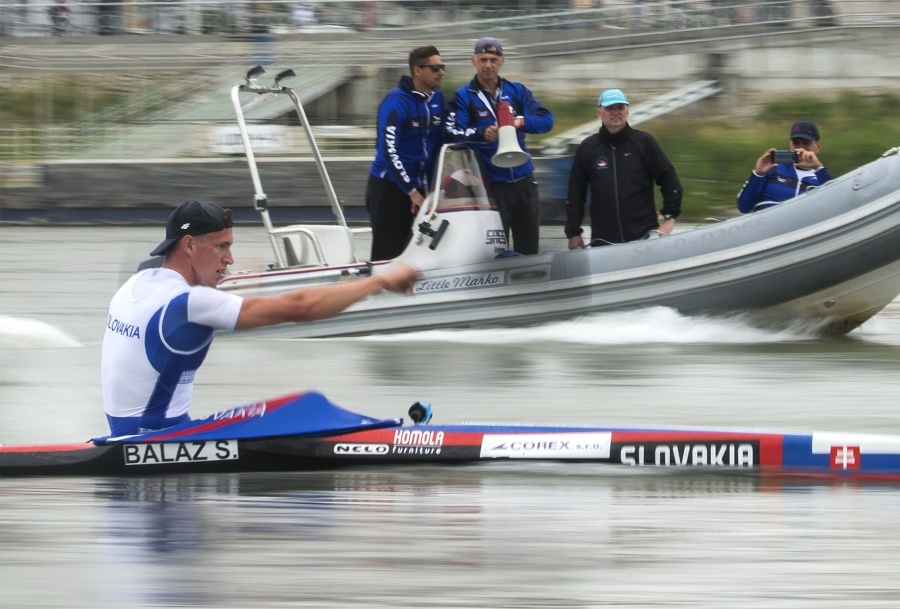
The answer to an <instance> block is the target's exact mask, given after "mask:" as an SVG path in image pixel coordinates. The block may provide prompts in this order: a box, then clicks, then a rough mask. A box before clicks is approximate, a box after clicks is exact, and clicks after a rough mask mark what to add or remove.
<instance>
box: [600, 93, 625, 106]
mask: <svg viewBox="0 0 900 609" xmlns="http://www.w3.org/2000/svg"><path fill="white" fill-rule="evenodd" d="M616 104H625V105H626V106H627V105H628V98H627V97H625V94H624V93H622V91H620V90H619V89H607V90H606V91H604V92H603V93H601V94H600V99H598V100H597V105H598V106H604V107H605V106H614V105H616Z"/></svg>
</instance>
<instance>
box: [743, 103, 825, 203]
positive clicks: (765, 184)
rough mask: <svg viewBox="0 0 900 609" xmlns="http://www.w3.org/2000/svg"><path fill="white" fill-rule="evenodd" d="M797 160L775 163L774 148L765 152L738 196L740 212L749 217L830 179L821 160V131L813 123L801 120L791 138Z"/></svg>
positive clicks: (792, 149) (795, 126) (792, 130)
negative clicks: (750, 214) (749, 214)
mask: <svg viewBox="0 0 900 609" xmlns="http://www.w3.org/2000/svg"><path fill="white" fill-rule="evenodd" d="M788 140H789V142H790V150H791V152H793V153H794V155H795V158H794V160H793V161H792V162H790V163H776V162H775V159H774V157H773V156H772V155H773V153H774V152H775V148H770V149H768V150H766V152H765V153H763V155H762V156H761V157H759V159H757V161H756V167H754V168H753V172H752V173H751V174H750V178H749V179H748V180H747V181H746V182H744V186H743V187H742V188H741V191H740V192H739V193H738V196H737V206H738V210H740V212H741V213H742V214H747V213H750V212H754V211H759V210H762V209H768V208H769V207H774V206H776V205H778V204H779V203H784V202H785V201H787V200H789V199H793V198H794V197H796V196H798V195H802V194H804V193H806V192H808V191H809V190H810V189H811V188H815V187H816V186H821V185H822V184H824V183H826V182H828V181H829V180H831V179H832V178H831V173H829V171H828V169H827V168H826V167H825V166H824V165H823V164H822V163H821V161H819V157H818V156H817V154H818V153H819V152H820V151H821V150H822V141H821V140H820V139H819V128H818V127H816V125H815V124H814V123H812V122H810V121H798V122H796V123H794V125H793V126H792V127H791V135H790V137H789V138H788Z"/></svg>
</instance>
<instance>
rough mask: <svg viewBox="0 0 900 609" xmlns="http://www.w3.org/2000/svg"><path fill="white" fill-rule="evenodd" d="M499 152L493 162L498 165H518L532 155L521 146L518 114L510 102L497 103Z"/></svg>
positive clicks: (492, 159)
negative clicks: (514, 112) (518, 132)
mask: <svg viewBox="0 0 900 609" xmlns="http://www.w3.org/2000/svg"><path fill="white" fill-rule="evenodd" d="M497 126H498V127H499V129H498V131H497V142H498V145H497V154H495V155H494V156H492V157H491V163H493V164H494V165H496V166H497V167H518V166H519V165H524V164H525V163H527V162H528V159H530V158H531V156H530V155H529V154H528V153H527V152H525V151H524V150H522V149H521V148H520V147H519V138H518V137H516V116H515V114H513V108H512V106H511V105H510V104H509V102H505V101H502V102H500V103H499V104H497Z"/></svg>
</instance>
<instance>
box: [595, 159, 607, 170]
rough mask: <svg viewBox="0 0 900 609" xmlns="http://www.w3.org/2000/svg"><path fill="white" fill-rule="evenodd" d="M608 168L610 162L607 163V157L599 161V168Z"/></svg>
mask: <svg viewBox="0 0 900 609" xmlns="http://www.w3.org/2000/svg"><path fill="white" fill-rule="evenodd" d="M607 167H609V161H607V160H606V158H605V157H600V158H599V159H597V168H599V169H606V168H607Z"/></svg>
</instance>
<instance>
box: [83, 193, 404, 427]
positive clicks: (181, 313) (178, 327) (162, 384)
mask: <svg viewBox="0 0 900 609" xmlns="http://www.w3.org/2000/svg"><path fill="white" fill-rule="evenodd" d="M232 226H233V222H232V219H231V210H228V209H223V208H221V207H219V206H218V205H215V204H213V203H205V202H200V201H188V202H186V203H183V204H182V205H180V206H179V207H178V208H176V209H175V211H173V212H172V213H171V214H170V215H169V219H168V221H167V222H166V238H165V240H164V241H163V242H162V243H160V244H159V245H158V246H157V247H156V249H154V250H153V252H151V254H150V255H151V256H165V260H164V261H163V263H162V266H161V267H160V268H152V269H146V270H143V271H140V272H138V273H137V274H135V275H133V276H132V277H131V278H130V279H128V281H126V282H125V284H124V285H123V286H122V287H121V288H120V289H119V291H118V292H116V294H115V296H113V298H112V301H111V302H110V305H109V310H108V313H107V320H106V332H105V334H104V336H103V347H102V350H101V363H100V374H101V380H102V385H103V407H104V410H105V412H106V418H107V421H108V422H109V428H110V431H111V432H112V435H115V436H121V435H128V434H135V433H139V432H141V431H151V430H156V429H164V428H166V427H171V426H173V425H177V424H178V423H181V422H184V421H187V420H188V419H189V417H188V408H189V407H190V403H191V397H192V395H193V390H194V375H195V374H196V372H197V369H198V368H200V365H201V364H202V363H203V360H204V359H205V358H206V353H207V351H208V350H209V347H210V344H211V343H212V340H213V336H214V334H215V331H216V330H246V329H250V328H258V327H262V326H271V325H275V324H280V323H286V322H295V323H301V322H306V321H314V320H317V319H324V318H326V317H332V316H334V315H337V314H338V313H340V312H341V311H343V310H344V309H345V308H347V307H348V306H350V305H351V304H353V303H355V302H357V301H359V300H362V299H363V298H366V297H367V296H370V295H372V294H375V293H377V292H379V291H381V290H389V291H392V292H405V293H409V292H410V291H411V289H412V284H413V282H414V281H415V279H416V272H415V271H414V270H413V269H411V268H410V267H408V266H405V265H399V266H397V267H395V268H392V269H390V270H387V271H385V272H383V273H379V274H378V275H375V276H371V277H367V278H364V279H355V280H353V281H347V282H341V283H339V284H335V285H326V286H318V287H310V288H300V289H297V290H292V291H290V292H285V293H282V294H277V295H274V296H247V297H240V296H236V295H234V294H228V293H226V292H222V291H220V290H217V289H216V285H217V284H218V283H219V281H220V280H221V279H222V278H223V277H224V276H225V270H226V269H227V267H228V265H230V264H232V263H233V262H234V259H233V258H232V256H231V246H232V243H233V235H232Z"/></svg>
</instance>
